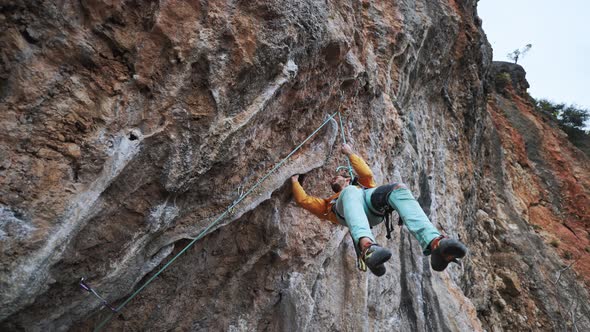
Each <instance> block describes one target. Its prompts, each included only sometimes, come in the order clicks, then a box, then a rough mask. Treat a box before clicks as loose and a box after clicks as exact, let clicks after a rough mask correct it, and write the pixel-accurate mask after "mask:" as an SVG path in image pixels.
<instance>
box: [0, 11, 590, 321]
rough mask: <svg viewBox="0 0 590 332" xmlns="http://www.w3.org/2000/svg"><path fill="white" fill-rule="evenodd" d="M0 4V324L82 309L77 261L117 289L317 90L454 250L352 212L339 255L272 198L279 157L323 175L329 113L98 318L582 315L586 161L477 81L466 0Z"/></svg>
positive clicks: (255, 166) (280, 145) (291, 123)
mask: <svg viewBox="0 0 590 332" xmlns="http://www.w3.org/2000/svg"><path fill="white" fill-rule="evenodd" d="M1 6H2V14H1V15H0V25H1V26H2V29H1V31H2V32H1V33H2V35H1V37H0V46H1V49H2V51H1V52H2V57H1V58H0V70H1V71H0V73H1V76H0V79H1V81H0V98H2V104H1V105H0V184H1V185H0V240H1V241H2V242H0V245H1V246H2V247H1V248H2V250H1V251H0V299H1V301H0V303H1V307H0V326H2V327H3V328H5V329H9V330H68V329H74V330H88V329H90V328H91V327H93V326H95V325H96V324H98V323H99V322H100V321H101V320H102V319H104V317H105V315H106V314H107V313H106V310H104V309H103V310H101V309H100V308H101V303H100V302H99V301H98V300H96V299H95V298H93V297H91V296H89V295H88V294H87V293H84V292H82V291H81V290H80V289H79V288H78V286H77V282H78V280H79V278H80V277H86V278H87V279H88V280H89V282H91V283H92V285H93V286H94V287H96V289H97V290H99V291H100V293H101V294H102V295H103V296H105V297H107V298H108V299H109V300H110V301H112V302H114V303H116V304H117V303H121V302H122V301H123V300H124V299H125V298H126V297H127V296H129V295H130V294H131V293H132V291H133V289H134V288H136V287H138V286H139V285H140V284H141V283H142V282H144V281H145V280H146V279H147V278H148V277H149V276H150V275H151V274H153V273H154V272H155V270H157V268H159V267H160V266H162V265H163V264H164V263H165V262H166V261H167V260H169V259H170V258H171V257H172V255H174V254H176V253H178V252H179V251H180V250H181V249H182V248H183V247H184V246H185V245H186V244H187V243H188V242H189V241H190V240H191V239H192V238H193V237H194V236H196V235H197V234H198V233H199V232H201V231H202V230H204V229H205V228H206V227H207V225H209V224H210V223H211V222H212V221H213V220H214V219H215V218H216V217H217V216H218V215H219V214H220V213H221V212H223V210H224V209H225V208H226V207H227V206H229V205H230V204H231V203H232V202H233V201H235V200H236V198H238V197H239V192H240V188H242V189H247V188H249V187H250V186H252V185H253V184H254V183H256V181H258V180H259V179H260V178H261V177H262V176H263V175H264V174H265V173H266V172H267V171H269V170H270V169H271V168H272V167H273V166H274V165H275V164H276V163H277V162H278V161H279V160H280V159H281V158H283V157H285V156H286V154H287V153H288V152H289V151H291V150H292V149H293V148H294V147H295V146H296V145H297V144H298V142H301V141H302V140H303V139H304V138H305V137H307V135H309V134H310V133H311V132H312V131H313V130H314V129H315V128H316V127H317V126H318V125H319V124H321V123H322V122H323V121H324V120H325V119H326V116H327V115H329V114H332V113H333V112H335V111H338V110H341V111H343V115H344V116H345V131H346V133H347V135H348V138H349V139H350V141H351V143H352V144H353V145H354V146H355V148H356V149H357V150H358V151H360V152H361V154H362V155H363V157H364V158H365V159H366V160H367V161H368V163H369V164H370V165H371V166H372V168H373V171H374V172H375V174H376V177H377V181H378V182H380V183H386V182H391V181H404V182H405V183H407V184H408V185H409V187H410V188H411V189H412V191H413V192H414V194H415V195H416V197H419V201H420V203H421V204H422V206H423V208H424V210H425V211H426V212H427V214H429V216H430V218H431V220H432V221H433V223H435V224H436V225H437V226H438V227H439V228H440V229H442V230H443V231H444V232H445V233H447V234H450V235H452V236H455V237H460V238H461V239H462V241H464V242H465V243H466V244H467V245H468V246H469V248H470V250H471V252H470V255H469V256H468V257H467V258H466V259H465V260H464V264H463V266H462V267H459V266H452V267H451V268H449V269H447V271H446V272H444V273H435V272H432V271H431V270H430V267H429V263H428V258H425V257H423V256H422V254H421V252H420V248H419V246H418V244H417V243H416V241H415V240H414V239H412V238H411V237H410V236H409V233H408V232H407V231H406V230H403V229H402V230H400V229H397V230H396V233H395V236H394V238H393V239H392V240H387V239H385V237H384V233H385V232H384V230H383V229H379V228H376V229H374V231H375V232H376V234H378V240H379V241H380V243H381V244H383V245H387V246H388V247H390V248H391V249H392V250H393V251H394V257H393V259H392V260H391V262H390V263H388V265H387V268H388V273H387V275H386V276H385V277H382V278H375V277H373V276H371V275H369V274H362V273H360V272H358V271H357V270H356V268H355V264H354V259H355V257H354V250H353V248H352V246H351V243H350V239H349V238H348V237H347V236H346V230H345V229H343V228H341V227H336V226H333V225H331V224H329V223H327V222H321V221H319V220H317V219H316V218H315V217H313V216H311V215H310V214H309V213H307V212H305V211H303V210H301V209H299V208H297V207H296V206H295V205H294V204H293V202H292V200H291V197H290V187H289V184H288V181H287V180H288V178H289V176H290V175H292V174H296V173H307V174H308V176H307V179H306V182H305V184H304V185H305V187H306V188H307V189H308V190H309V191H310V192H311V193H313V194H315V195H318V196H323V195H327V194H328V186H327V185H326V184H325V179H326V178H327V177H329V176H331V175H332V171H333V170H334V168H335V167H336V166H337V165H339V164H343V163H344V162H345V161H344V159H342V157H341V156H340V155H339V154H338V153H337V152H336V151H335V150H334V147H335V146H337V145H338V144H340V139H339V138H338V132H337V127H336V123H332V124H330V125H329V126H328V127H326V128H324V129H323V130H322V131H320V132H319V133H318V135H317V136H316V137H315V138H314V139H313V140H312V141H311V142H309V143H308V144H306V145H305V146H304V148H303V150H302V151H300V152H298V153H297V154H295V155H294V156H293V157H292V158H291V159H290V161H289V162H288V163H287V164H286V165H284V166H283V167H281V168H279V169H278V170H277V172H276V173H274V174H273V175H271V176H270V177H269V178H268V179H267V180H266V181H265V182H264V183H263V186H262V187H261V188H260V189H258V190H257V191H256V192H255V195H251V196H249V197H248V198H247V199H246V200H244V202H242V203H241V204H240V205H239V206H237V207H236V209H235V210H234V211H233V213H232V214H231V216H229V217H228V218H225V219H224V220H223V221H222V222H221V223H220V224H219V225H218V226H216V227H215V228H214V229H212V230H211V231H210V232H209V233H208V235H207V236H206V237H205V238H203V239H202V240H201V241H199V242H197V243H196V244H195V246H194V247H192V248H191V249H190V250H188V251H187V252H186V253H185V254H184V255H183V256H181V258H180V259H178V260H177V261H176V262H175V263H174V264H173V265H171V266H170V268H168V269H167V270H166V271H165V272H164V273H163V274H162V275H160V276H159V277H158V278H157V279H156V280H155V281H154V282H153V283H151V284H150V285H149V287H147V288H146V289H145V290H144V291H143V292H142V293H141V294H140V295H139V296H138V297H136V298H134V299H133V300H132V302H130V303H129V304H128V305H127V306H126V307H125V308H124V310H123V312H122V314H121V315H119V316H117V317H115V318H114V319H113V320H112V321H111V322H109V328H110V329H113V330H121V329H124V328H127V329H134V330H146V329H152V330H158V331H159V330H194V331H199V330H234V331H235V330H239V331H242V330H270V331H278V330H283V331H284V330H286V331H295V330H296V331H299V330H309V331H314V330H399V331H404V330H413V331H414V330H452V331H471V330H483V329H486V330H498V331H502V330H519V329H526V328H532V329H541V330H551V329H557V330H563V329H573V328H574V327H576V328H578V329H580V330H582V329H583V327H586V328H590V322H589V321H588V317H590V308H589V300H588V294H587V289H586V288H584V286H583V284H582V282H581V281H580V280H581V278H579V277H578V276H577V275H576V271H586V270H579V269H586V268H587V264H588V257H589V255H590V254H588V253H587V252H585V249H584V245H587V244H588V240H589V235H588V224H589V221H588V211H587V208H588V206H590V204H588V192H589V190H590V189H589V188H590V185H589V182H588V174H589V172H588V162H587V159H583V157H581V156H579V155H577V154H576V150H575V149H574V148H573V147H571V146H569V145H567V144H566V143H564V142H565V141H564V140H563V137H562V138H561V139H560V138H559V136H560V133H559V131H556V130H554V129H552V128H549V127H543V125H542V123H537V120H535V119H537V118H536V116H537V115H535V114H532V113H531V112H528V111H527V110H530V109H527V108H526V107H524V108H523V107H520V106H519V105H522V103H521V101H520V99H519V98H522V96H520V95H519V94H518V93H511V92H510V91H516V90H515V89H514V88H512V90H510V89H511V87H512V85H510V86H509V87H507V89H508V90H507V91H508V92H506V91H504V94H502V93H498V92H496V91H495V89H494V86H493V85H494V84H493V77H494V76H493V75H491V74H490V73H491V72H493V70H490V69H491V68H492V63H491V48H490V46H489V44H488V43H487V41H486V38H485V35H484V33H483V32H482V30H481V22H480V20H479V18H478V17H477V13H476V1H462V2H459V1H454V0H450V1H399V2H381V1H344V2H342V1H338V2H323V1H313V0H310V1H266V2H263V1H238V2H231V1H186V2H185V1H125V2H122V3H117V4H113V3H112V2H110V1H100V0H93V1H80V2H61V3H54V2H32V1H25V2H19V3H15V4H11V5H1ZM490 77H492V78H491V79H490ZM523 79H524V77H523ZM515 82H516V81H515ZM514 86H515V87H516V88H518V85H517V84H516V83H515V85H514ZM515 105H516V106H515ZM527 112H528V113H527ZM529 126H532V127H529ZM539 127H540V129H537V130H536V131H534V130H530V129H531V128H539ZM535 133H536V134H535ZM548 135H549V136H548ZM546 137H553V138H554V140H553V141H551V142H553V143H551V144H553V145H551V144H549V143H547V144H546V143H545V142H546V141H544V139H545V138H546ZM535 142H543V144H540V145H539V144H533V143H535ZM540 146H543V148H542V147H540ZM545 147H546V148H547V149H546V148H545ZM545 151H547V152H545ZM549 152H550V153H549ZM549 157H551V158H552V159H547V158H549ZM527 165H528V166H527ZM554 165H555V167H561V168H559V169H556V168H555V167H554ZM584 209H586V210H584ZM575 216H576V217H575ZM571 218H573V219H571ZM534 225H537V226H534ZM566 228H567V229H569V228H571V229H573V230H572V231H571V232H570V233H573V234H574V235H575V238H576V239H575V241H574V242H575V243H577V244H576V245H575V248H576V249H575V250H574V249H573V248H574V247H573V246H571V245H570V244H566V243H570V242H569V241H571V240H573V239H574V237H573V236H574V235H571V234H570V233H567V231H565V229H566ZM553 237H555V238H556V239H558V240H559V241H560V243H562V245H559V246H558V248H555V246H554V245H552V244H551V243H552V241H553V239H554V238H553ZM585 248H588V247H585ZM566 250H567V251H568V252H569V253H570V256H569V257H570V259H567V258H566V257H564V255H565V251H566ZM574 263H575V264H574Z"/></svg>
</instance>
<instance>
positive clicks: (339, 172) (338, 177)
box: [330, 166, 351, 193]
mask: <svg viewBox="0 0 590 332" xmlns="http://www.w3.org/2000/svg"><path fill="white" fill-rule="evenodd" d="M350 182H351V177H350V171H349V170H348V167H347V166H339V167H338V168H336V174H335V176H334V177H333V178H332V179H331V180H330V186H331V187H332V190H334V192H335V193H338V192H340V191H342V189H344V188H346V186H348V185H349V184H350Z"/></svg>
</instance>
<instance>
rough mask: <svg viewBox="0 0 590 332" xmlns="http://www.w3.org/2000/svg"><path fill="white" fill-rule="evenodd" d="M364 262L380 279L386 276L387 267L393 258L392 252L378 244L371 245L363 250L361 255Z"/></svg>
mask: <svg viewBox="0 0 590 332" xmlns="http://www.w3.org/2000/svg"><path fill="white" fill-rule="evenodd" d="M361 258H362V260H363V261H364V262H365V264H367V267H368V268H369V270H371V272H373V274H374V275H376V276H378V277H380V276H382V275H384V274H385V271H386V270H385V265H383V263H385V262H387V261H388V260H389V259H390V258H391V251H389V249H386V248H383V247H381V246H379V245H377V244H374V243H371V244H369V245H367V246H365V248H364V249H363V252H362V254H361Z"/></svg>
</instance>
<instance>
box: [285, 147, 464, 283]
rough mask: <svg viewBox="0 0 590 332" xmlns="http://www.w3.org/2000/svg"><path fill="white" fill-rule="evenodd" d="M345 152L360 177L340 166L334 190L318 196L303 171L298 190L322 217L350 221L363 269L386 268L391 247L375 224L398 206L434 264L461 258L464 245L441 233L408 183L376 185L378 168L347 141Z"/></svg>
mask: <svg viewBox="0 0 590 332" xmlns="http://www.w3.org/2000/svg"><path fill="white" fill-rule="evenodd" d="M342 152H343V153H344V154H346V155H347V156H348V158H349V160H350V162H351V164H352V168H353V169H354V171H355V173H356V174H357V178H356V179H355V180H353V179H352V178H351V175H350V174H349V173H347V172H342V171H341V170H340V167H339V169H338V170H337V172H338V174H337V175H336V176H335V177H333V178H332V179H331V180H330V185H331V187H332V190H333V191H334V192H335V194H334V195H332V196H330V197H328V198H319V197H314V196H309V195H307V194H306V193H305V191H304V190H303V187H302V186H301V184H300V183H299V175H294V176H292V177H291V182H292V184H293V196H294V198H295V201H296V202H297V204H299V205H300V206H301V207H303V208H304V209H306V210H308V211H309V212H311V213H312V214H314V215H315V216H317V217H319V218H320V219H325V220H329V221H331V222H333V223H335V224H340V225H344V226H347V227H348V229H349V230H350V234H351V236H352V239H353V241H354V244H355V249H356V250H357V255H358V262H359V268H361V270H365V271H366V269H365V268H364V266H365V265H366V266H367V267H368V268H369V269H370V270H371V272H373V274H375V275H377V276H382V275H384V274H385V272H386V269H385V265H384V263H385V262H386V261H387V260H389V258H390V257H391V251H390V250H389V249H387V248H383V247H381V246H379V245H378V244H377V243H376V241H375V237H374V236H373V233H372V232H371V227H372V226H375V225H377V224H379V223H381V222H383V220H384V217H385V215H386V214H389V213H391V211H393V210H395V211H397V213H398V214H399V216H400V218H401V220H402V221H403V223H404V224H405V225H406V227H407V228H408V230H409V231H410V233H411V234H412V235H413V236H414V237H415V238H416V239H417V240H418V242H419V243H420V246H421V247H422V252H423V253H424V254H425V255H430V264H431V266H432V269H433V270H435V271H443V270H444V269H445V268H446V267H447V265H448V264H449V263H450V262H455V263H457V262H458V261H457V259H458V258H462V257H463V256H465V254H466V253H467V248H466V247H465V245H463V244H462V243H461V242H459V241H458V240H455V239H450V238H448V237H446V236H444V235H441V234H440V232H439V231H438V230H437V229H436V227H434V225H433V224H432V223H431V222H430V220H429V219H428V217H427V216H426V214H425V213H424V211H423V210H422V208H421V207H420V204H418V202H417V201H416V200H415V199H414V197H413V196H412V193H411V192H410V190H408V188H407V187H406V186H405V185H404V184H403V183H393V184H390V185H384V186H380V187H378V188H376V187H377V185H376V184H375V181H374V180H373V172H372V171H371V169H370V168H369V166H367V164H366V163H365V161H364V160H363V159H362V158H361V157H359V156H358V155H357V154H355V153H354V151H353V150H352V148H351V146H350V145H348V144H343V145H342ZM351 180H353V182H354V184H351ZM357 182H358V185H357V184H356V183H357ZM361 186H362V187H361ZM363 187H364V188H363ZM388 229H389V227H388Z"/></svg>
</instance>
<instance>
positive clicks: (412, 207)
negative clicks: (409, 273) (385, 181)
mask: <svg viewBox="0 0 590 332" xmlns="http://www.w3.org/2000/svg"><path fill="white" fill-rule="evenodd" d="M388 203H389V205H390V206H391V207H392V208H394V209H395V210H396V211H397V212H398V213H399V215H400V217H401V218H402V221H403V222H404V225H406V227H408V230H409V231H410V233H412V235H413V236H414V237H415V238H416V239H417V240H418V242H419V243H420V246H421V247H422V252H423V253H424V254H425V255H430V248H429V244H430V242H431V241H432V240H434V239H435V238H437V237H439V236H440V232H439V231H438V229H436V227H434V225H433V224H432V223H431V222H430V220H429V219H428V217H427V216H426V213H424V210H422V207H420V204H418V202H417V201H416V199H415V198H414V196H412V193H411V192H410V190H408V189H407V187H406V186H405V185H404V184H399V187H397V188H396V189H395V190H393V191H392V192H391V194H390V195H389V199H388Z"/></svg>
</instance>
